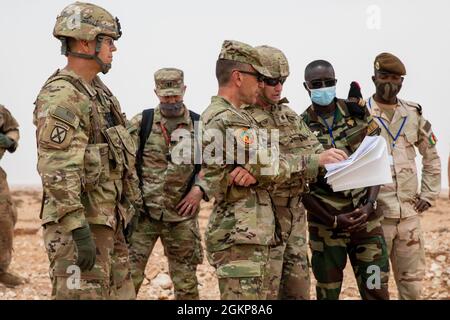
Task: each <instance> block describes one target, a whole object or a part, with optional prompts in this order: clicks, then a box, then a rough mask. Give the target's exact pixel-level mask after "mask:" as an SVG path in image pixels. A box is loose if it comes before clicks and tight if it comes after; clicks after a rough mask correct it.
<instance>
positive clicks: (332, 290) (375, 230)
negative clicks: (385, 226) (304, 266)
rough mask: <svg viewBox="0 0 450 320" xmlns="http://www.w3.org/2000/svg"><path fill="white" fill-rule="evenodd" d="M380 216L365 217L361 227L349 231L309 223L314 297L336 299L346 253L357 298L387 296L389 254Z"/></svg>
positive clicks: (339, 290)
mask: <svg viewBox="0 0 450 320" xmlns="http://www.w3.org/2000/svg"><path fill="white" fill-rule="evenodd" d="M380 220H381V219H375V220H372V221H369V223H368V225H367V227H366V228H365V229H363V230H361V231H358V232H353V233H351V234H350V233H344V232H340V231H338V230H334V229H332V228H330V227H326V226H324V225H321V224H318V223H314V222H310V223H309V237H310V247H311V250H312V260H311V263H312V269H313V273H314V276H315V278H316V280H317V284H316V293H317V299H332V300H336V299H339V294H340V292H341V287H342V280H343V276H344V273H343V271H344V268H345V265H346V263H347V254H348V256H349V258H350V262H351V264H352V267H353V271H354V273H355V277H356V282H357V284H358V288H359V292H360V294H361V298H362V299H364V300H373V299H380V300H381V299H389V291H388V279H389V258H388V254H387V248H386V242H385V240H384V237H383V230H382V228H381V223H380Z"/></svg>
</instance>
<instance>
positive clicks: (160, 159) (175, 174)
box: [128, 106, 195, 222]
mask: <svg viewBox="0 0 450 320" xmlns="http://www.w3.org/2000/svg"><path fill="white" fill-rule="evenodd" d="M141 122H142V112H141V113H139V114H137V115H136V116H134V117H133V118H132V119H131V120H130V123H129V126H128V131H129V132H130V134H131V135H132V137H133V139H134V142H135V144H136V145H137V146H139V145H140V139H139V134H140V131H141ZM166 122H167V118H165V117H164V116H163V115H162V114H161V111H160V108H159V106H158V107H157V108H156V109H155V111H154V116H153V125H152V131H151V133H150V135H149V137H148V139H147V141H146V143H145V147H144V152H143V168H142V178H143V185H142V187H141V189H142V197H143V200H144V202H145V205H146V206H147V208H148V211H149V213H150V216H151V217H152V218H153V219H156V220H161V221H166V222H177V221H183V220H187V219H191V218H192V216H188V217H181V216H180V215H178V210H177V209H176V206H177V205H178V203H179V202H180V201H181V200H182V199H183V196H184V195H185V194H186V192H187V190H186V188H187V185H188V183H189V180H190V179H191V177H192V174H193V173H194V146H195V139H194V124H193V123H192V120H191V118H190V116H189V110H188V109H187V108H185V112H184V117H182V118H180V119H179V121H178V124H177V128H178V129H183V130H174V131H173V132H170V131H169V130H168V129H166V130H167V132H168V136H170V137H171V141H170V144H169V145H167V142H166V140H165V137H164V134H163V131H162V126H164V128H166V127H167V126H166V125H165V124H166ZM172 156H173V157H174V159H172ZM177 157H179V159H177Z"/></svg>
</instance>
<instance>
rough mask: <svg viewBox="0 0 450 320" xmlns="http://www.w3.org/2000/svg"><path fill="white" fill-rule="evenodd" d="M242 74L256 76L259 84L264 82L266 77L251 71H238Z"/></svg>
mask: <svg viewBox="0 0 450 320" xmlns="http://www.w3.org/2000/svg"><path fill="white" fill-rule="evenodd" d="M236 71H238V72H240V73H244V74H249V75H251V76H254V77H255V78H256V80H257V81H258V82H263V81H264V76H263V75H262V74H259V73H257V72H251V71H243V70H236Z"/></svg>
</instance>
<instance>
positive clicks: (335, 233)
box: [302, 99, 389, 299]
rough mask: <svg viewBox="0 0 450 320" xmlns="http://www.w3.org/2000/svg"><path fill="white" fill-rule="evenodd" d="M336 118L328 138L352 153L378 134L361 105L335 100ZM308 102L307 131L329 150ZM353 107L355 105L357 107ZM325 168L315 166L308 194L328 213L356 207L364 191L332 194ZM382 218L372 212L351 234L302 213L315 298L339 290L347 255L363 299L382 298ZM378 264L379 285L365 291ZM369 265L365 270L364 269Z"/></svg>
mask: <svg viewBox="0 0 450 320" xmlns="http://www.w3.org/2000/svg"><path fill="white" fill-rule="evenodd" d="M336 102H337V106H338V107H337V108H336V112H337V113H336V120H335V123H334V125H333V126H332V129H333V137H334V141H335V143H336V148H338V149H340V150H343V151H345V152H346V153H347V154H348V155H350V154H352V153H353V152H354V151H355V150H356V149H357V148H358V146H359V145H360V143H361V142H362V140H363V139H364V137H365V136H366V135H376V134H379V128H378V125H377V124H376V123H375V121H373V119H372V117H371V116H370V115H369V112H368V110H367V109H366V107H365V106H363V107H360V106H358V105H356V104H354V103H347V102H346V101H344V100H338V99H337V100H336ZM314 108H315V107H314V106H310V107H309V108H308V109H307V110H306V111H305V112H304V113H303V114H302V118H303V120H304V121H305V122H306V124H307V125H308V126H309V128H310V130H311V131H312V132H313V133H314V134H315V135H316V136H317V138H318V140H319V142H320V143H321V144H322V145H323V146H324V148H325V149H330V148H332V147H333V146H332V140H331V138H330V135H329V133H328V129H327V126H326V125H325V123H324V122H323V119H322V118H321V117H319V116H318V115H317V113H316V112H315V110H314ZM358 108H359V109H358ZM333 116H334V115H333V114H331V115H330V116H329V117H328V118H325V120H326V121H327V122H328V125H330V124H332V122H333ZM324 176H325V170H321V173H320V174H319V177H318V180H317V182H316V183H313V184H311V185H310V189H311V194H312V195H313V196H314V197H315V198H317V199H318V200H319V201H320V203H321V205H322V206H323V207H325V208H326V209H327V210H328V212H329V213H330V214H332V215H338V214H341V213H347V212H350V211H353V210H354V209H355V208H357V207H359V206H360V205H361V204H363V202H364V201H365V198H366V194H367V189H366V188H362V189H353V190H347V191H342V192H333V190H332V189H331V187H330V186H329V185H328V184H327V183H326V180H325V178H324ZM381 219H382V217H380V215H379V214H378V215H377V214H373V215H372V216H370V217H369V218H368V220H369V223H368V225H367V227H366V228H365V229H363V230H361V231H356V232H353V233H347V232H342V231H341V230H338V229H332V228H331V227H328V226H325V225H323V224H321V222H320V221H319V220H317V218H315V217H314V213H313V212H308V221H309V234H310V247H311V250H312V261H311V263H312V269H313V272H314V276H315V277H316V280H317V285H316V292H317V298H318V299H338V298H339V294H340V291H341V286H342V280H343V271H344V268H345V265H346V262H347V255H348V256H349V258H350V262H351V264H352V267H353V270H354V273H355V277H356V281H357V283H358V288H359V291H360V294H361V297H362V298H363V299H388V298H389V293H388V288H387V285H388V275H389V261H388V256H387V249H386V242H385V240H384V237H383V230H382V228H381V224H380V221H381ZM370 266H375V268H376V267H379V270H380V275H381V279H380V280H381V281H380V283H381V285H380V287H379V288H374V289H370V288H369V287H368V286H367V284H368V282H369V283H371V279H372V278H370V279H369V277H370V276H371V275H372V271H371V270H372V269H371V268H372V267H370ZM369 267H370V268H369Z"/></svg>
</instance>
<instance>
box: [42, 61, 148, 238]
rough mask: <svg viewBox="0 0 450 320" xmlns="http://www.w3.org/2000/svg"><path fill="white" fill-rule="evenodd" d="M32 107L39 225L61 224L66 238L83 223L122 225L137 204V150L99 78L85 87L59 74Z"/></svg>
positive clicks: (68, 74) (67, 74)
mask: <svg viewBox="0 0 450 320" xmlns="http://www.w3.org/2000/svg"><path fill="white" fill-rule="evenodd" d="M35 106H36V107H35V110H34V118H33V123H34V124H35V126H36V128H37V130H36V139H37V147H38V165H37V166H38V171H39V174H40V176H41V179H42V185H43V189H44V199H43V206H42V211H41V219H42V224H46V223H50V222H53V223H61V224H62V225H63V226H64V228H65V229H66V231H67V232H69V231H71V230H73V229H76V228H79V227H81V226H82V225H83V224H84V223H86V221H87V222H89V223H91V224H100V225H107V226H109V227H112V228H116V226H117V222H118V220H117V219H118V217H121V218H122V219H123V220H124V224H127V223H128V221H129V220H130V219H131V216H132V215H133V214H134V207H133V206H134V205H136V206H139V203H141V201H142V199H141V198H140V193H139V189H138V179H137V175H136V171H135V168H134V166H135V163H134V161H135V153H136V147H135V145H134V142H133V139H132V138H131V136H130V135H129V133H128V131H127V130H126V128H125V126H124V125H125V119H124V116H123V115H122V114H121V111H120V105H119V102H118V101H117V99H116V98H115V97H114V96H113V95H112V94H111V92H110V91H109V90H108V88H107V87H106V86H105V85H104V84H103V83H102V82H101V80H100V78H98V77H96V78H95V79H94V81H93V83H92V84H88V83H86V82H85V81H84V80H83V79H82V78H80V77H79V76H78V75H77V74H75V73H74V72H72V71H68V70H65V69H64V70H61V71H60V70H58V71H57V72H55V73H54V74H53V75H52V76H51V77H50V78H49V79H48V80H47V82H46V83H45V84H44V86H43V88H42V89H41V91H40V93H39V95H38V97H37V99H36V102H35ZM141 205H142V203H141Z"/></svg>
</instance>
